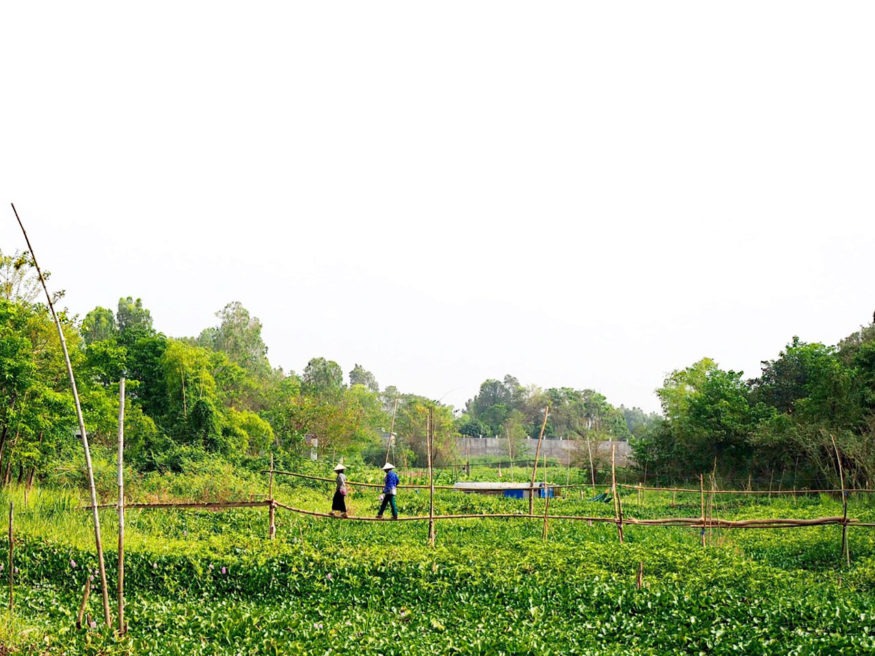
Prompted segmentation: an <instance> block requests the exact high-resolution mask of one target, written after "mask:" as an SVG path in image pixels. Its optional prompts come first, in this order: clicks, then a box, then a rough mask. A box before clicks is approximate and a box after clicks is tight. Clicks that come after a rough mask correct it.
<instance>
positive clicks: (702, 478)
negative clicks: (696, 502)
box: [699, 474, 707, 547]
mask: <svg viewBox="0 0 875 656" xmlns="http://www.w3.org/2000/svg"><path fill="white" fill-rule="evenodd" d="M699 492H700V494H701V498H702V546H703V547H704V546H706V544H707V543H706V537H705V476H704V475H703V474H699Z"/></svg>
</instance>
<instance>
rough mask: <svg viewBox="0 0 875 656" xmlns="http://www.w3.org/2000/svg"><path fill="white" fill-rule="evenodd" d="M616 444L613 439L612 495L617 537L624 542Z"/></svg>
mask: <svg viewBox="0 0 875 656" xmlns="http://www.w3.org/2000/svg"><path fill="white" fill-rule="evenodd" d="M616 452H617V449H616V444H615V443H614V441H613V440H612V441H611V496H613V497H614V520H615V521H616V522H617V537H618V538H619V539H620V544H623V507H622V506H621V505H620V495H619V494H617V467H616V463H617V458H616Z"/></svg>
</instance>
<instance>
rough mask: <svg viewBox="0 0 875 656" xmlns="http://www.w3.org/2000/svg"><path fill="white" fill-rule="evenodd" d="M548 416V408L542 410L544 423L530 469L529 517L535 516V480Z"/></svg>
mask: <svg viewBox="0 0 875 656" xmlns="http://www.w3.org/2000/svg"><path fill="white" fill-rule="evenodd" d="M549 414H550V406H547V407H546V408H544V423H542V424H541V432H540V433H539V434H538V445H537V446H536V447H535V464H534V466H533V467H532V482H531V484H530V485H529V515H532V516H534V514H535V478H536V477H537V475H538V457H539V456H540V455H541V442H543V441H544V430H545V429H546V428H547V416H548V415H549Z"/></svg>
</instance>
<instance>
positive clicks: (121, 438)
mask: <svg viewBox="0 0 875 656" xmlns="http://www.w3.org/2000/svg"><path fill="white" fill-rule="evenodd" d="M118 393H119V406H118V632H119V633H120V634H122V635H124V634H125V633H126V632H127V627H126V626H125V475H124V459H125V378H124V376H122V377H121V379H120V380H119V383H118Z"/></svg>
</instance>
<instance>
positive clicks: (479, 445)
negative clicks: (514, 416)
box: [456, 437, 632, 467]
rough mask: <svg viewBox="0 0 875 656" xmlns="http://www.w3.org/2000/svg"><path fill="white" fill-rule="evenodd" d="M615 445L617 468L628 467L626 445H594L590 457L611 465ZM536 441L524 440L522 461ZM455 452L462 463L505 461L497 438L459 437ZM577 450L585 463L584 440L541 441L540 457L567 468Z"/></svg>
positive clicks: (503, 442)
mask: <svg viewBox="0 0 875 656" xmlns="http://www.w3.org/2000/svg"><path fill="white" fill-rule="evenodd" d="M612 443H613V444H615V445H616V447H615V448H616V457H617V466H618V467H627V466H628V465H629V463H630V462H631V460H632V448H631V447H630V446H629V443H628V442H620V441H614V442H611V441H609V440H606V441H600V442H593V443H592V449H593V457H595V458H599V459H600V460H602V461H603V462H604V461H605V460H607V461H608V462H610V458H611V444H612ZM537 444H538V440H535V439H531V440H523V442H522V448H523V450H524V455H522V458H524V459H525V458H528V459H531V458H533V457H534V456H535V449H536V448H537ZM456 449H457V450H458V453H459V456H461V458H462V459H463V460H464V459H465V458H466V457H472V458H473V457H475V456H493V457H498V458H507V457H508V454H507V440H506V439H504V438H500V437H460V438H457V439H456ZM578 449H579V450H580V455H579V457H578V458H576V459H578V460H580V461H582V462H587V461H588V458H589V456H588V454H587V452H586V442H585V441H583V440H555V439H550V440H547V439H545V440H543V441H542V442H541V455H542V456H544V455H546V457H547V458H553V459H556V460H559V461H560V462H561V463H562V464H563V465H567V464H568V463H569V461H570V460H571V459H572V458H574V456H575V453H576V452H577V451H578Z"/></svg>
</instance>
